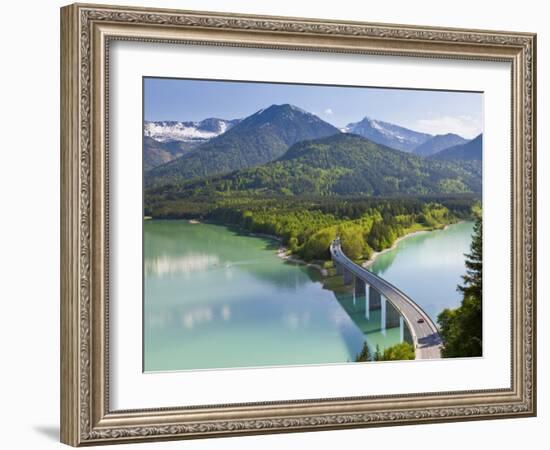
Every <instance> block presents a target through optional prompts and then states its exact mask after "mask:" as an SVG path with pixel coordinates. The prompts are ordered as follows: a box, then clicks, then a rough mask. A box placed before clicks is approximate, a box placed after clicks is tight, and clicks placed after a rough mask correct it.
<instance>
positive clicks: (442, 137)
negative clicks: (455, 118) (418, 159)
mask: <svg viewBox="0 0 550 450" xmlns="http://www.w3.org/2000/svg"><path fill="white" fill-rule="evenodd" d="M466 142H468V139H464V138H463V137H462V136H459V135H458V134H455V133H446V134H436V135H435V136H433V137H432V138H430V139H428V140H427V141H426V142H424V143H423V144H420V145H419V146H418V147H415V148H414V149H413V151H412V152H413V153H414V154H415V155H419V156H430V155H433V154H435V153H438V152H440V151H441V150H445V149H446V148H449V147H453V146H455V145H461V144H465V143H466Z"/></svg>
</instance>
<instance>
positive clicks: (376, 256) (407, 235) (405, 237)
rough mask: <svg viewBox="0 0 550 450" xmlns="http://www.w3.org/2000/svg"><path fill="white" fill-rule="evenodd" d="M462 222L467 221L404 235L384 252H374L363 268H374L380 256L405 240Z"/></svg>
mask: <svg viewBox="0 0 550 450" xmlns="http://www.w3.org/2000/svg"><path fill="white" fill-rule="evenodd" d="M462 222H466V221H465V220H459V221H458V222H453V223H448V224H446V225H445V226H444V227H443V228H436V229H434V230H418V231H411V232H410V233H407V234H404V235H403V236H401V237H398V238H397V239H396V240H395V242H394V243H393V245H392V246H391V247H388V248H385V249H384V250H380V251H379V252H373V254H372V256H371V257H370V259H367V260H366V261H363V262H362V263H361V266H362V267H364V268H365V269H368V268H369V267H370V266H372V265H373V264H374V263H375V262H376V258H378V257H379V256H380V255H383V254H384V253H386V252H389V251H390V250H394V249H395V248H396V247H397V245H398V244H399V243H400V242H401V241H404V240H405V239H408V238H410V237H413V236H417V235H419V234H423V233H432V232H434V231H445V230H446V229H447V228H449V226H451V225H458V224H459V223H462Z"/></svg>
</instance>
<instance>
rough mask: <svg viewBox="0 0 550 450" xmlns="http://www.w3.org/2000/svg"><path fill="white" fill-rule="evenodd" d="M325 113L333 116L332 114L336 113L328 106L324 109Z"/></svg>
mask: <svg viewBox="0 0 550 450" xmlns="http://www.w3.org/2000/svg"><path fill="white" fill-rule="evenodd" d="M323 113H324V114H326V115H327V116H331V115H332V114H334V111H332V109H331V108H327V109H325V110H324V111H323Z"/></svg>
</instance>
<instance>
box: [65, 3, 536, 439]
mask: <svg viewBox="0 0 550 450" xmlns="http://www.w3.org/2000/svg"><path fill="white" fill-rule="evenodd" d="M61 16H62V47H61V50H62V51H61V53H62V79H61V87H62V112H61V119H62V217H61V218H62V241H63V243H62V333H61V334H62V336H61V351H62V367H61V368H62V380H61V382H62V399H61V402H62V405H61V408H62V411H61V427H62V430H61V435H62V436H61V437H62V441H63V442H65V443H67V444H70V445H74V446H78V445H86V444H102V443H116V442H128V441H138V440H151V439H156V440H158V439H163V438H164V439H166V438H171V439H175V438H192V437H204V436H228V435H235V434H252V433H266V432H291V431H311V430H322V429H331V428H342V427H362V426H373V425H388V424H410V423H425V422H440V421H449V420H472V419H490V418H499V417H511V416H513V417H519V416H532V415H534V414H535V413H536V390H535V386H536V384H535V383H536V365H535V363H536V349H535V345H536V339H535V331H536V330H535V313H536V311H535V296H536V293H535V276H536V272H535V270H536V268H535V260H536V259H535V257H536V254H535V245H536V241H535V232H536V229H535V227H536V211H535V199H536V191H535V179H536V172H535V126H536V122H535V85H536V77H535V67H536V66H535V54H536V36H535V35H533V34H528V33H508V32H492V31H482V30H459V29H440V28H429V27H412V26H403V25H382V24H369V23H358V22H348V23H338V22H331V21H324V20H323V21H321V20H312V19H294V18H282V17H259V16H246V15H236V14H219V13H203V12H190V11H172V10H145V9H140V8H128V7H124V8H123V7H110V6H94V5H78V4H77V5H71V6H67V7H65V8H62V11H61ZM194 30H197V31H198V32H197V33H196V32H194ZM113 31H116V32H113ZM220 32H221V33H220ZM232 32H234V35H232ZM180 34H181V36H180ZM327 38H328V39H327ZM113 39H133V40H138V41H145V42H151V41H157V42H178V43H201V44H210V45H228V46H241V47H246V46H252V47H260V48H269V49H293V50H302V51H303V50H314V51H330V52H356V53H365V54H384V55H409V56H416V57H429V58H433V57H440V58H460V59H472V60H476V59H477V60H497V61H509V62H511V63H512V67H513V69H512V73H513V86H512V92H513V98H515V100H516V102H515V103H513V108H512V109H513V118H512V130H513V139H512V140H513V145H512V158H513V166H514V168H513V172H514V173H513V185H512V187H511V189H512V194H513V202H514V205H513V214H512V216H513V218H512V229H513V234H512V240H513V248H514V255H513V256H514V258H513V261H515V264H514V267H513V268H512V271H513V280H515V283H513V286H512V288H513V290H512V292H513V297H514V299H513V302H512V312H513V314H512V316H513V323H512V330H513V333H512V335H513V343H512V344H513V345H512V349H513V351H512V353H513V355H512V364H511V365H512V379H513V383H512V385H513V386H512V388H511V389H510V390H509V391H508V390H504V392H503V390H494V391H483V392H480V391H478V392H473V391H472V392H470V393H464V392H459V393H439V394H429V393H426V394H411V395H406V396H390V397H388V396H386V397H385V398H382V397H373V398H364V397H363V398H361V397H354V398H351V399H333V400H328V399H318V400H311V401H306V402H302V401H291V402H277V403H275V402H272V403H257V404H252V405H250V404H248V405H246V404H243V405H236V406H235V405H233V407H230V406H228V405H225V406H224V405H213V406H212V407H207V408H198V410H196V409H195V408H190V409H186V408H185V407H182V408H177V409H172V410H168V409H167V410H163V409H161V410H149V411H129V412H124V411H122V412H112V411H110V410H109V408H108V358H107V356H108V330H107V324H108V301H107V299H108V295H107V292H108V289H107V287H108V265H107V262H108V258H107V256H108V240H107V237H106V236H107V233H105V229H106V228H108V214H107V213H106V209H107V210H108V195H107V190H106V189H105V187H106V186H107V185H108V174H107V173H105V172H107V171H106V170H105V168H106V167H108V153H107V152H108V148H107V146H106V144H105V142H104V141H105V139H106V136H108V121H107V120H106V119H107V111H106V110H105V109H104V104H103V103H102V101H104V100H105V96H106V95H107V94H108V93H107V86H108V83H106V82H105V79H104V78H101V77H102V76H104V72H105V66H107V63H108V48H109V42H110V41H111V40H113ZM102 99H103V100H102ZM513 102H514V101H513ZM101 123H103V128H102V127H101V125H100V124H101ZM409 400H410V401H411V403H410V404H408V403H407V401H409ZM423 400H424V401H425V402H424V403H425V404H422V401H423ZM343 405H346V406H343ZM285 406H286V407H288V409H289V411H288V412H285V411H284V409H285ZM290 407H292V411H290ZM144 417H145V419H144Z"/></svg>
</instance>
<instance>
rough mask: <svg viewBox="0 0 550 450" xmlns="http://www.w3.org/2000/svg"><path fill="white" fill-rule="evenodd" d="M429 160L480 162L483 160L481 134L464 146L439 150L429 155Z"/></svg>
mask: <svg viewBox="0 0 550 450" xmlns="http://www.w3.org/2000/svg"><path fill="white" fill-rule="evenodd" d="M430 158H431V159H436V160H440V161H453V160H454V161H456V160H465V161H472V160H474V161H481V160H482V159H483V133H481V134H479V135H477V136H476V137H475V138H474V139H472V140H470V141H468V142H466V143H464V144H461V145H455V146H452V147H449V148H446V149H444V150H441V151H440V152H438V153H435V154H433V155H431V156H430Z"/></svg>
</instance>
